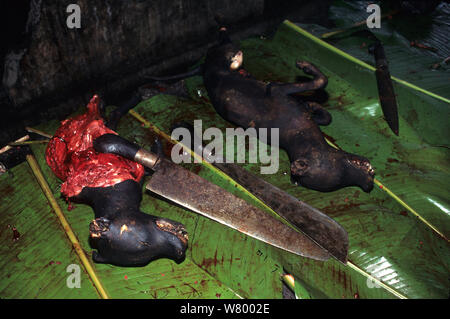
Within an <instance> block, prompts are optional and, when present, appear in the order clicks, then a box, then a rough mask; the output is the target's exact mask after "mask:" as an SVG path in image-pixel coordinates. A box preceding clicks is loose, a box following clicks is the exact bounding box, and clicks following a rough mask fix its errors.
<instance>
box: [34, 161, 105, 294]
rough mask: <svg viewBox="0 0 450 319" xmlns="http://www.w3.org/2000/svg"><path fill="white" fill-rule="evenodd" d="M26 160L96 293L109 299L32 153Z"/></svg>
mask: <svg viewBox="0 0 450 319" xmlns="http://www.w3.org/2000/svg"><path fill="white" fill-rule="evenodd" d="M27 162H28V164H29V165H30V167H31V170H32V171H33V174H34V176H35V177H36V179H37V181H38V183H39V185H40V186H41V188H42V191H43V192H44V194H45V197H47V200H48V202H49V204H50V206H51V207H52V208H53V211H54V212H55V214H56V216H57V217H58V219H59V221H60V222H61V224H62V226H63V228H64V231H65V233H66V235H67V237H69V240H70V242H71V243H72V246H73V247H74V249H75V252H76V253H77V255H78V257H79V258H80V260H81V263H82V264H83V266H84V268H85V269H86V272H87V273H88V275H89V277H90V278H91V280H92V283H93V284H94V287H95V288H96V289H97V292H98V294H99V295H100V297H101V298H103V299H109V296H108V294H107V293H106V291H105V289H104V288H103V285H102V283H101V282H100V280H99V279H98V277H97V274H96V273H95V270H94V268H93V267H92V265H91V263H90V262H89V259H88V258H87V256H86V254H85V252H84V251H83V249H82V248H81V245H80V242H79V241H78V238H77V237H76V235H75V233H74V232H73V230H72V228H71V227H70V224H69V222H68V221H67V219H66V217H65V216H64V213H63V212H62V210H61V207H60V206H59V205H58V202H57V201H56V199H55V197H54V196H53V193H52V191H51V189H50V186H49V185H48V183H47V181H46V180H45V178H44V175H43V173H42V170H41V168H40V167H39V163H38V162H37V160H36V158H35V157H34V155H32V154H28V155H27Z"/></svg>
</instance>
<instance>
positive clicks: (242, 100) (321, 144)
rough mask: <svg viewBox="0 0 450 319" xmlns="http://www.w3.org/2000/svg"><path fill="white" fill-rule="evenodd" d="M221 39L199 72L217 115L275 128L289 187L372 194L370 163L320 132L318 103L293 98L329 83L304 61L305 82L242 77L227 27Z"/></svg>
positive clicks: (323, 113) (324, 118) (326, 120)
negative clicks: (283, 152)
mask: <svg viewBox="0 0 450 319" xmlns="http://www.w3.org/2000/svg"><path fill="white" fill-rule="evenodd" d="M219 37H220V38H219V44H218V45H216V46H214V47H212V48H210V49H209V50H208V52H207V55H206V59H205V63H204V64H203V65H202V66H201V67H200V68H198V69H197V71H198V73H200V74H202V75H203V80H204V84H205V87H206V90H207V92H208V96H209V98H210V99H211V102H212V105H213V107H214V108H215V110H216V111H217V113H219V115H220V116H221V117H222V118H224V119H225V120H227V121H229V122H231V123H233V124H235V125H237V126H240V127H243V128H249V127H254V128H256V129H257V130H258V129H259V128H268V129H270V128H279V137H280V140H279V146H280V147H281V148H283V149H284V150H286V152H287V153H288V155H289V159H290V163H291V167H290V168H291V179H292V181H293V182H295V183H298V184H300V185H302V186H304V187H307V188H310V189H314V190H318V191H322V192H330V191H335V190H338V189H340V188H343V187H347V186H358V187H360V188H361V189H362V190H364V191H365V192H370V191H371V190H372V189H373V177H374V171H373V169H372V166H371V165H370V162H369V160H368V159H367V158H365V157H362V156H359V155H356V154H350V153H347V152H344V151H342V150H337V149H335V148H333V147H331V146H330V145H329V144H328V143H327V142H326V140H325V138H324V136H323V134H322V132H321V131H320V128H319V125H328V124H330V123H331V115H330V113H329V112H328V111H327V110H326V109H324V108H323V107H322V106H321V105H320V104H318V103H315V102H305V101H302V100H300V99H298V98H296V97H294V96H293V94H295V93H300V92H305V91H314V90H322V89H324V88H325V87H326V85H327V83H328V81H327V78H326V76H325V75H324V74H322V72H321V71H320V70H319V69H318V68H317V67H316V66H314V65H313V64H311V63H308V62H305V61H297V62H296V66H297V67H298V68H299V69H301V70H302V71H303V72H304V73H306V74H307V75H312V76H313V79H312V80H310V81H307V82H302V83H277V82H271V83H266V82H263V81H259V80H257V79H255V78H253V77H252V76H250V75H245V76H244V75H242V74H240V73H239V69H240V68H241V62H242V61H243V54H242V52H241V51H240V50H239V48H238V47H237V46H235V45H234V44H233V43H232V42H231V41H230V39H229V37H228V35H227V31H226V29H225V28H221V30H220V31H219ZM193 73H195V72H193V71H190V72H188V73H185V74H180V75H175V76H169V77H148V78H149V79H151V80H153V81H167V80H179V79H183V78H185V77H188V76H191V75H193ZM132 104H133V101H132V100H130V103H128V105H124V106H122V107H121V108H120V109H121V110H122V112H125V110H126V111H127V110H128V109H130V108H131V107H132ZM133 106H134V105H133ZM268 131H269V132H270V130H268ZM269 140H270V136H269Z"/></svg>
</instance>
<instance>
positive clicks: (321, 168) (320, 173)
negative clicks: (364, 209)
mask: <svg viewBox="0 0 450 319" xmlns="http://www.w3.org/2000/svg"><path fill="white" fill-rule="evenodd" d="M374 175H375V173H374V170H373V168H372V166H371V165H370V162H369V160H368V159H366V158H364V157H362V156H359V155H355V154H350V153H346V152H343V151H340V150H336V149H333V148H329V149H326V150H321V151H318V150H312V151H310V152H308V153H303V154H302V155H301V156H296V157H295V159H293V161H292V162H291V177H292V180H293V181H294V182H296V183H299V184H300V185H302V186H304V187H307V188H310V189H314V190H318V191H322V192H330V191H334V190H337V189H340V188H343V187H347V186H358V187H360V188H361V189H362V190H363V191H365V192H370V191H371V190H372V188H373V178H374Z"/></svg>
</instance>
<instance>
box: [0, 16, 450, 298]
mask: <svg viewBox="0 0 450 319" xmlns="http://www.w3.org/2000/svg"><path fill="white" fill-rule="evenodd" d="M241 46H242V50H243V52H244V57H245V60H244V61H245V62H244V63H245V68H246V70H247V71H249V72H250V73H251V74H252V75H253V76H255V77H257V78H259V79H264V80H272V81H273V80H277V81H290V82H292V81H295V80H296V78H297V77H298V76H300V75H302V74H301V71H299V70H298V69H296V67H295V61H296V60H300V59H302V60H307V61H311V62H313V63H314V64H316V65H317V66H319V67H320V69H321V70H322V71H323V72H324V73H325V74H326V75H327V76H328V78H329V84H328V86H327V88H326V93H327V95H328V98H327V101H326V103H325V104H324V105H325V106H326V107H327V109H328V110H329V111H330V112H331V114H332V116H333V123H332V124H331V125H330V126H328V127H326V128H323V131H324V132H325V134H326V136H328V139H329V140H330V142H333V143H334V144H335V145H337V146H338V147H340V148H342V149H344V150H346V151H349V152H354V153H358V154H361V155H364V156H366V157H368V158H369V159H370V160H371V162H372V164H373V166H374V167H375V169H376V174H377V175H376V177H377V181H378V184H377V188H376V189H374V190H373V191H372V192H371V193H370V194H366V193H363V192H361V191H360V190H359V189H357V188H355V187H349V188H345V189H341V190H339V191H336V192H332V193H320V192H316V191H312V190H308V189H305V188H302V187H299V186H296V185H293V184H292V183H291V181H290V176H289V161H288V158H287V154H286V153H285V152H284V151H280V168H279V170H278V172H277V173H276V174H273V175H260V173H259V168H260V166H259V165H258V164H251V163H247V164H241V165H242V166H243V167H245V168H246V169H248V170H250V171H251V172H252V173H254V174H256V175H260V177H261V178H263V179H265V180H267V181H268V182H270V183H272V184H273V185H276V186H277V187H279V188H281V189H283V190H285V191H286V192H288V193H290V194H291V195H293V196H295V197H297V198H299V199H300V200H303V201H305V202H307V203H308V204H310V205H312V206H314V207H317V208H319V209H321V210H322V211H323V212H325V213H326V214H328V215H329V216H330V217H332V218H334V219H335V220H337V221H338V222H339V223H340V224H341V225H342V226H343V227H344V228H345V229H346V230H347V232H348V234H349V239H350V249H349V263H348V264H347V265H343V264H341V263H339V262H337V261H335V260H333V259H330V260H328V261H326V262H319V261H314V260H310V259H307V258H302V257H299V256H296V255H293V254H290V253H288V252H285V251H282V250H280V249H277V248H275V247H272V246H269V245H266V244H264V243H262V242H260V241H257V240H255V239H252V238H249V237H247V236H245V235H243V234H241V233H239V232H237V231H235V230H232V229H230V228H227V227H224V226H222V225H220V224H218V223H216V222H214V221H211V220H209V219H207V218H205V217H202V216H199V215H197V214H195V213H193V212H190V211H188V210H185V209H183V208H181V207H178V206H174V205H171V204H169V203H167V202H166V201H163V200H160V199H158V198H156V197H153V196H151V194H149V193H146V194H145V195H144V199H143V203H142V206H141V208H142V210H143V211H144V212H147V213H149V214H154V215H157V216H162V217H167V218H171V219H174V220H177V221H180V222H182V223H184V224H185V225H186V227H187V230H188V232H189V238H190V241H189V249H188V252H187V257H186V260H185V261H184V262H182V263H181V264H176V263H174V262H172V261H170V260H165V259H162V260H157V261H154V262H152V263H150V264H149V265H148V266H146V267H140V268H132V267H131V268H121V267H116V266H111V265H101V264H92V267H93V268H94V271H95V272H96V274H97V276H98V278H99V280H100V281H101V283H102V285H103V287H104V288H105V290H106V292H107V294H108V296H109V297H112V298H214V299H216V298H282V276H283V274H285V273H289V274H291V275H292V276H293V277H294V278H295V284H296V285H299V286H298V287H297V291H302V295H304V296H308V298H309V297H311V298H448V291H449V287H450V285H449V262H450V255H449V253H450V251H449V243H448V239H447V238H448V237H449V235H450V222H449V216H448V215H449V211H450V209H449V203H448V186H449V180H450V179H449V170H448V159H449V154H448V140H447V137H448V136H449V135H448V133H449V132H448V127H447V122H446V120H447V119H448V116H449V105H450V104H449V101H448V99H446V98H445V97H440V96H439V97H438V98H437V97H436V96H437V95H433V94H429V93H428V92H427V91H425V90H417V89H416V88H415V86H413V85H409V84H408V83H405V82H404V81H400V80H395V79H394V87H395V90H396V92H397V94H398V103H399V112H400V136H399V137H396V136H394V135H393V134H391V132H390V130H389V128H388V127H387V125H386V123H385V121H384V119H383V117H382V114H381V110H380V106H379V104H378V98H377V89H376V80H375V75H374V70H373V67H370V66H369V65H367V64H365V63H364V62H362V61H360V60H358V59H356V58H354V57H351V56H348V55H346V54H345V53H343V52H342V51H340V50H338V49H336V48H334V47H332V46H330V45H328V44H327V43H325V42H323V41H321V40H320V39H318V38H317V37H314V36H313V35H312V34H310V33H308V32H307V31H305V30H303V29H301V28H299V27H298V26H296V25H295V24H293V23H291V22H289V21H286V22H284V23H283V24H282V25H281V26H280V27H279V29H278V30H277V32H276V34H275V36H274V37H273V38H271V39H266V38H254V39H247V40H245V41H242V43H241ZM392 73H393V74H394V75H395V73H394V72H392ZM186 85H187V88H188V90H189V93H190V97H191V98H190V99H183V98H178V97H175V96H169V95H164V94H161V95H157V96H154V97H152V98H151V99H149V100H146V101H143V102H142V103H140V104H139V105H138V106H137V107H136V108H135V110H134V112H130V114H127V115H126V116H125V117H124V118H123V119H122V121H121V122H120V124H119V127H118V132H119V134H121V135H122V136H124V137H126V138H128V139H130V140H132V141H134V142H136V143H139V144H140V145H142V146H144V147H149V146H150V145H151V144H152V143H153V141H154V138H155V137H159V138H161V139H162V140H163V142H164V150H165V152H166V153H168V154H170V147H171V144H170V143H168V142H167V141H166V140H165V139H164V137H165V136H166V135H165V134H170V127H171V125H172V124H174V123H176V122H181V121H187V122H192V121H193V120H196V119H201V120H203V127H204V128H206V127H218V128H220V129H222V130H223V132H224V130H225V128H227V127H233V126H232V124H230V123H228V122H226V121H224V120H223V119H222V118H221V117H220V116H219V115H218V114H217V113H216V112H215V110H214V109H213V107H212V105H211V104H210V102H209V99H208V97H207V93H206V90H205V88H204V86H203V82H202V79H201V78H200V77H192V78H189V79H188V80H187V81H186ZM80 112H83V110H82V109H80ZM58 126H59V123H58V121H49V122H48V123H45V124H43V125H41V126H40V127H39V129H40V130H42V131H45V132H47V133H50V134H52V133H54V131H55V130H56V128H57V127H58ZM32 149H33V151H34V154H35V156H36V158H37V160H38V163H39V166H40V167H41V169H42V171H43V174H44V176H45V179H46V180H47V182H48V184H49V186H50V188H51V190H52V193H53V195H54V196H55V198H56V200H57V202H58V204H59V205H60V206H61V207H62V209H63V211H64V215H65V217H66V219H67V220H68V222H69V224H70V226H71V227H72V229H73V231H74V233H75V234H76V236H77V238H78V240H79V242H80V245H81V247H82V249H83V250H84V251H85V253H86V254H87V255H88V256H90V254H91V248H90V247H89V244H88V235H89V234H88V225H89V222H90V221H91V220H92V219H93V213H92V211H91V208H90V207H88V206H85V205H81V204H76V205H74V207H72V209H70V211H69V210H68V208H69V207H70V206H73V205H72V204H70V203H67V202H65V201H64V199H62V198H61V197H60V194H59V186H60V181H59V180H58V179H57V178H56V177H55V176H54V175H53V173H52V172H51V171H50V169H49V168H48V166H47V165H46V163H45V159H44V150H45V145H32ZM183 165H184V166H185V167H186V168H188V169H190V170H192V171H193V172H195V173H197V174H199V175H201V176H203V177H204V178H206V179H208V180H210V181H212V182H214V183H215V184H217V185H219V186H221V187H223V188H224V189H226V190H228V191H230V192H232V193H234V194H235V195H237V196H239V197H241V198H243V199H245V200H247V201H249V202H250V203H252V204H254V205H255V206H257V207H259V208H261V209H263V210H266V211H267V213H269V214H274V212H273V211H270V210H269V209H268V208H267V207H266V206H264V205H263V204H262V203H261V202H259V201H258V200H257V199H255V198H254V197H253V196H251V194H250V193H249V192H248V191H246V190H245V189H244V188H242V187H239V185H236V183H235V182H234V181H233V180H231V179H230V178H228V177H227V176H225V175H224V174H221V173H220V172H218V171H216V170H214V169H211V167H210V166H206V165H202V164H183ZM0 191H2V194H4V196H3V197H2V200H1V202H0V213H1V216H2V219H1V222H0V223H1V229H2V232H1V237H2V240H3V242H4V243H5V244H4V245H2V247H1V248H0V254H1V256H2V258H1V261H0V265H1V267H2V269H3V275H2V278H1V280H0V297H2V298H96V297H99V295H98V293H97V291H96V289H95V287H94V286H93V284H92V282H91V280H90V278H89V276H88V274H87V273H86V272H85V271H84V268H83V267H81V269H82V274H81V275H82V278H81V288H68V287H67V282H66V280H67V277H68V275H70V274H69V273H68V272H67V266H69V265H70V264H77V265H80V266H81V263H80V261H79V260H78V257H77V256H76V254H75V253H74V250H73V249H72V248H71V245H70V242H69V241H68V239H67V237H66V236H65V234H64V229H63V228H62V227H61V226H60V224H59V221H58V220H57V218H56V217H55V215H54V213H53V212H52V209H51V208H50V206H49V205H48V204H47V200H46V198H45V196H44V195H43V193H42V192H41V190H40V187H39V185H38V184H37V182H36V180H35V178H34V176H33V174H32V171H31V170H30V168H29V166H28V164H26V163H24V164H21V165H20V166H18V167H16V168H14V169H12V170H11V171H10V172H9V173H7V174H3V175H2V176H0ZM143 191H144V190H143ZM8 225H10V227H8ZM11 226H15V227H16V228H17V230H18V231H19V232H20V234H21V236H20V238H19V239H18V240H13V239H12V237H13V232H12V230H11V229H12V228H11ZM299 289H300V290H299Z"/></svg>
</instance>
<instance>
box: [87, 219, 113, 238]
mask: <svg viewBox="0 0 450 319" xmlns="http://www.w3.org/2000/svg"><path fill="white" fill-rule="evenodd" d="M110 225H111V221H110V220H109V219H107V218H104V217H100V218H96V219H94V220H93V221H92V222H91V223H90V224H89V235H90V236H91V238H101V237H103V236H105V233H106V232H108V231H109V226H110Z"/></svg>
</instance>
